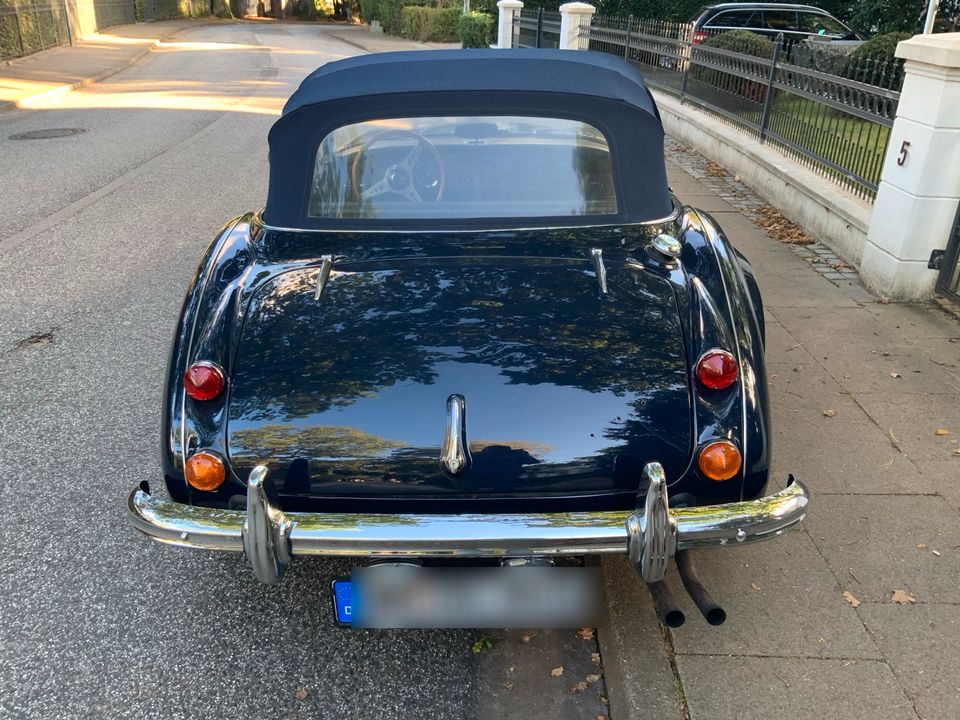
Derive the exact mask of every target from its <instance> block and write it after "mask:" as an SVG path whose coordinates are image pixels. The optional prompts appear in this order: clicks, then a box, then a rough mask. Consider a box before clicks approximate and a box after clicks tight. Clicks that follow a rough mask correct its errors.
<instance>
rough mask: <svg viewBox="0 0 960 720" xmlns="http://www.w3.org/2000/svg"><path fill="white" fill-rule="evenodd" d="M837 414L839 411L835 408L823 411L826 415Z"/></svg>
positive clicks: (832, 415)
mask: <svg viewBox="0 0 960 720" xmlns="http://www.w3.org/2000/svg"><path fill="white" fill-rule="evenodd" d="M836 414H837V411H836V410H834V409H833V408H827V409H826V410H824V411H823V416H824V417H834V416H835V415H836Z"/></svg>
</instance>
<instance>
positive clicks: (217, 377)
mask: <svg viewBox="0 0 960 720" xmlns="http://www.w3.org/2000/svg"><path fill="white" fill-rule="evenodd" d="M226 384H227V381H226V379H225V378H224V376H223V370H221V369H220V367H219V366H217V365H215V364H213V363H212V362H196V363H194V364H193V365H191V366H190V367H188V368H187V371H186V372H185V373H184V374H183V389H184V390H186V391H187V395H189V396H190V397H192V398H193V399H194V400H213V399H215V398H217V397H219V395H220V393H222V392H223V388H224V387H225V386H226Z"/></svg>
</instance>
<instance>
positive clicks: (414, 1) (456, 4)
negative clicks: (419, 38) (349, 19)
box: [360, 0, 463, 42]
mask: <svg viewBox="0 0 960 720" xmlns="http://www.w3.org/2000/svg"><path fill="white" fill-rule="evenodd" d="M406 7H428V8H430V9H437V8H441V9H448V8H449V9H451V10H452V9H456V10H457V18H458V19H459V17H460V16H459V12H460V8H462V7H463V0H440V1H439V2H437V1H436V0H360V16H361V17H362V18H363V20H364V21H365V22H368V23H369V22H371V21H373V20H377V21H379V22H380V26H381V27H382V28H383V31H384V32H385V33H387V34H388V35H403V17H402V12H403V9H404V8H406ZM456 24H457V21H456V20H455V21H454V23H453V35H452V36H451V40H449V42H453V41H455V40H456V39H457V37H456V34H457V31H456Z"/></svg>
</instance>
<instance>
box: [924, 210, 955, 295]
mask: <svg viewBox="0 0 960 720" xmlns="http://www.w3.org/2000/svg"><path fill="white" fill-rule="evenodd" d="M933 262H934V261H933V259H931V263H933ZM940 263H941V264H940V274H939V275H938V276H937V292H938V293H940V294H941V295H945V296H946V297H948V298H950V299H951V300H953V301H954V302H956V303H960V207H958V208H957V215H956V218H955V219H954V221H953V232H951V233H950V237H949V238H948V239H947V250H946V252H945V253H944V255H943V257H942V258H940ZM934 267H935V266H934Z"/></svg>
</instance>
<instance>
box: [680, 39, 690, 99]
mask: <svg viewBox="0 0 960 720" xmlns="http://www.w3.org/2000/svg"><path fill="white" fill-rule="evenodd" d="M680 37H681V40H680V44H679V45H678V50H679V51H680V52H679V53H678V54H679V55H680V59H679V60H677V62H682V63H683V76H682V77H681V79H680V104H681V105H683V102H684V100H685V99H686V97H687V75H689V74H690V66H691V65H692V64H693V33H692V32H686V30H682V31H681V32H680Z"/></svg>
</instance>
